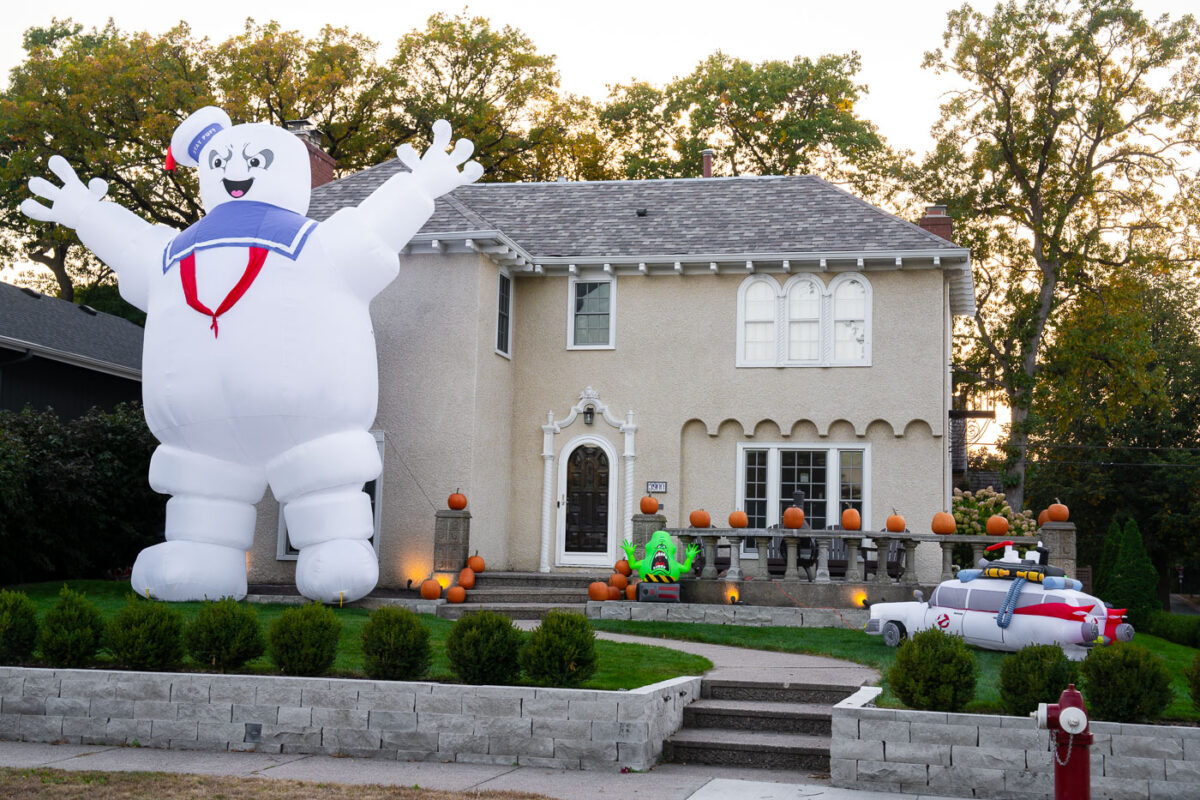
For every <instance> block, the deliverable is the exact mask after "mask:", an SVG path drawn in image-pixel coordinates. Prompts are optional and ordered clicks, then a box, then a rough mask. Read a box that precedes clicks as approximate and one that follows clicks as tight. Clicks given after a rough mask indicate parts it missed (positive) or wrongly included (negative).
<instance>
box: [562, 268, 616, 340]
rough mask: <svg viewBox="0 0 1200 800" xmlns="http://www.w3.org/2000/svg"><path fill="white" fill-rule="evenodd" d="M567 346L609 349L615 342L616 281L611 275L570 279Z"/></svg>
mask: <svg viewBox="0 0 1200 800" xmlns="http://www.w3.org/2000/svg"><path fill="white" fill-rule="evenodd" d="M569 286H570V290H569V297H570V303H571V306H570V314H569V316H568V321H567V347H568V348H571V349H576V350H587V349H591V350H603V349H612V348H613V346H614V345H615V342H616V337H615V335H614V330H613V328H614V325H613V321H614V319H615V318H616V305H617V292H616V287H617V284H616V281H614V280H613V279H612V278H601V279H595V280H593V279H584V278H572V279H571V280H570V282H569Z"/></svg>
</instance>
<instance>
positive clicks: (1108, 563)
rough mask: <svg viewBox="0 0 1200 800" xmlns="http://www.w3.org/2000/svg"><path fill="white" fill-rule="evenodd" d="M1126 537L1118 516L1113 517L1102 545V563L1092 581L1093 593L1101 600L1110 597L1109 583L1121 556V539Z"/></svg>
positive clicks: (1097, 567)
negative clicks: (1122, 531) (1114, 566)
mask: <svg viewBox="0 0 1200 800" xmlns="http://www.w3.org/2000/svg"><path fill="white" fill-rule="evenodd" d="M1124 538H1125V537H1124V534H1122V533H1121V523H1119V522H1117V519H1116V517H1113V520H1112V522H1110V523H1108V532H1107V533H1106V534H1105V535H1104V544H1103V545H1101V547H1100V563H1099V564H1097V565H1096V573H1095V577H1094V579H1093V581H1092V594H1094V595H1096V596H1097V597H1099V598H1100V599H1101V600H1106V599H1108V595H1109V594H1110V592H1109V588H1110V587H1109V584H1110V582H1111V579H1112V571H1113V565H1114V564H1116V563H1117V558H1118V557H1120V554H1121V541H1122V539H1124Z"/></svg>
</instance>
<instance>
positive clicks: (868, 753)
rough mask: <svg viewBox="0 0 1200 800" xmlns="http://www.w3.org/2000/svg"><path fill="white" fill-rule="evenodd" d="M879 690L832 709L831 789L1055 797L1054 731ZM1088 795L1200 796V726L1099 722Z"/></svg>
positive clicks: (1155, 799) (1164, 799)
mask: <svg viewBox="0 0 1200 800" xmlns="http://www.w3.org/2000/svg"><path fill="white" fill-rule="evenodd" d="M880 691H882V690H880V689H879V688H877V687H867V688H863V689H860V690H859V691H858V692H856V693H855V694H854V695H852V696H851V697H849V698H847V699H846V700H844V701H842V702H841V703H838V704H837V705H836V706H834V709H833V744H832V747H831V751H830V773H831V778H832V781H833V785H834V786H840V787H843V788H853V789H860V790H869V791H893V792H906V793H911V794H935V795H945V796H949V797H984V798H1006V799H1011V800H1035V798H1036V799H1037V800H1041V799H1042V798H1050V797H1052V796H1053V794H1054V783H1053V781H1054V772H1053V769H1054V768H1053V763H1052V761H1051V759H1052V754H1051V752H1050V735H1049V732H1048V731H1042V730H1038V729H1037V728H1036V726H1035V724H1034V721H1033V720H1032V719H1029V718H1026V717H1008V716H999V715H994V716H993V715H986V714H949V713H941V712H932V711H908V710H901V709H888V708H875V707H873V706H872V705H871V703H873V702H874V700H875V698H876V697H877V696H878V695H879V693H880ZM1091 731H1092V733H1093V734H1094V736H1095V743H1094V744H1093V745H1092V747H1091V751H1090V756H1091V773H1092V775H1091V777H1092V780H1091V792H1092V795H1091V796H1092V800H1106V799H1107V798H1111V799H1112V800H1196V798H1200V728H1188V727H1180V726H1173V725H1127V724H1121V723H1115V722H1093V723H1092V724H1091Z"/></svg>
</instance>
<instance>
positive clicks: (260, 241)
mask: <svg viewBox="0 0 1200 800" xmlns="http://www.w3.org/2000/svg"><path fill="white" fill-rule="evenodd" d="M316 227H317V222H316V220H312V219H309V218H308V217H305V216H303V215H301V214H297V213H296V212H294V211H288V210H287V209H286V208H280V207H279V206H273V205H270V204H268V203H258V202H255V201H253V200H239V201H236V202H229V203H222V204H221V205H219V206H217V207H216V208H214V209H213V210H212V211H210V212H209V213H207V214H205V215H204V217H202V218H201V219H200V221H199V222H197V223H195V224H193V225H191V226H189V227H188V228H187V229H186V230H184V231H183V232H182V233H180V234H179V235H178V236H176V237H175V238H174V239H172V240H171V242H170V244H168V245H167V247H166V249H165V250H163V273H164V274H165V273H166V272H167V271H168V270H169V269H171V265H172V264H174V263H175V262H176V261H179V260H180V259H183V258H186V257H187V256H188V255H190V254H191V253H193V252H195V251H196V250H207V249H209V248H211V247H262V248H264V249H267V250H270V251H271V252H274V253H279V254H280V255H281V256H287V257H288V258H290V259H292V260H293V261H295V260H296V257H297V256H299V255H300V251H301V250H302V249H303V248H304V244H305V242H307V241H308V236H309V234H311V233H312V232H313V231H314V230H315V229H316Z"/></svg>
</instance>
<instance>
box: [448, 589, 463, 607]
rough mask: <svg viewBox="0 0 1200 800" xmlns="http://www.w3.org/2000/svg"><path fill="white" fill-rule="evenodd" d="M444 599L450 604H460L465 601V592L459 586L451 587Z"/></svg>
mask: <svg viewBox="0 0 1200 800" xmlns="http://www.w3.org/2000/svg"><path fill="white" fill-rule="evenodd" d="M446 599H447V600H449V601H450V602H451V603H461V602H462V601H463V600H466V599H467V590H466V589H464V588H463V587H461V586H451V587H450V588H449V589H447V590H446Z"/></svg>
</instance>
